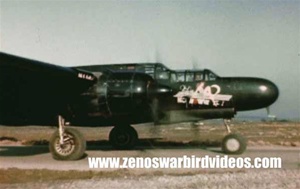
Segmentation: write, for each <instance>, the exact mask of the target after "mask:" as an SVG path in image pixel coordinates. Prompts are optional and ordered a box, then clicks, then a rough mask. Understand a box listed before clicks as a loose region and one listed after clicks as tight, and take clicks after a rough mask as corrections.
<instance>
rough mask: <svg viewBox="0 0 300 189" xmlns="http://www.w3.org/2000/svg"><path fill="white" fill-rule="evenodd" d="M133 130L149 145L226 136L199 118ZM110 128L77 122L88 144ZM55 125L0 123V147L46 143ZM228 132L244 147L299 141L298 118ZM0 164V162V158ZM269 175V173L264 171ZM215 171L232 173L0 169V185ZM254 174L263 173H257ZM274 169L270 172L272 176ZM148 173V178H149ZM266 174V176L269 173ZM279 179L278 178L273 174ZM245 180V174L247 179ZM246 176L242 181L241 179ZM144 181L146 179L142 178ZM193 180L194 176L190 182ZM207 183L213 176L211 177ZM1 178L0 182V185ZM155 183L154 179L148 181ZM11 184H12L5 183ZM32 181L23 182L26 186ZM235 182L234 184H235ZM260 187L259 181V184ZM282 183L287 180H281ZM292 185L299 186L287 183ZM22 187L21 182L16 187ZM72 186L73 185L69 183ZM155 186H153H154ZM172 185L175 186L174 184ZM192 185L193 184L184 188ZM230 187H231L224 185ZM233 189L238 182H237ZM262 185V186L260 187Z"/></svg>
mask: <svg viewBox="0 0 300 189" xmlns="http://www.w3.org/2000/svg"><path fill="white" fill-rule="evenodd" d="M134 127H135V128H136V130H137V131H138V133H139V138H140V139H141V140H140V143H139V144H138V145H139V146H148V147H152V148H163V147H164V146H166V145H167V146H177V145H186V146H187V147H188V146H211V147H213V146H220V144H221V140H222V138H223V137H224V136H225V135H226V132H225V127H224V126H223V124H222V122H221V121H220V122H199V123H197V124H195V123H180V124H173V125H159V126H153V125H151V124H148V125H147V124H146V125H136V126H134ZM111 128H112V127H106V128H90V127H78V128H77V129H78V130H80V131H81V132H82V133H83V134H84V136H85V138H86V139H87V144H88V146H93V145H97V146H98V145H104V146H109V143H108V141H107V139H108V134H109V131H110V130H111ZM55 129H56V128H52V127H48V126H44V127H43V126H28V127H4V126H0V147H1V146H24V145H28V146H30V145H34V146H35V145H48V140H49V138H50V137H51V135H52V133H53V132H54V131H55ZM231 129H232V131H233V132H236V133H240V134H242V135H244V136H245V137H246V138H247V139H248V146H273V145H275V146H278V145H280V146H283V147H295V148H296V147H299V146H300V123H299V122H242V121H240V122H238V121H236V122H233V123H231ZM0 163H1V162H0ZM233 172H234V173H235V174H240V175H243V174H244V173H245V172H244V171H233ZM270 173H272V174H274V172H270ZM207 174H217V175H220V177H225V178H227V177H228V176H226V174H232V172H230V171H229V172H228V171H226V172H222V171H221V172H220V171H218V172H216V173H215V172H213V171H210V172H209V173H208V172H205V171H199V172H193V173H185V174H184V175H181V174H176V173H174V174H173V173H170V174H167V175H166V174H165V173H163V172H154V173H152V174H151V175H149V174H146V175H143V174H141V175H134V174H132V173H131V172H129V171H128V170H126V169H124V170H116V171H109V172H107V171H104V172H103V171H98V172H95V171H74V170H66V171H56V170H46V169H40V170H36V169H25V170H24V169H22V170H21V169H17V168H10V169H0V188H1V186H3V187H4V188H10V187H12V188H18V187H21V185H14V184H16V183H36V182H39V183H48V184H46V185H45V186H46V187H49V186H52V185H50V184H51V182H52V181H56V182H57V181H63V182H71V181H69V180H72V183H73V182H75V181H76V182H77V181H78V182H79V181H82V180H87V181H91V180H93V181H95V180H97V179H100V180H101V179H102V180H103V179H104V180H105V179H106V181H107V182H111V181H112V180H115V179H121V180H122V179H123V180H124V178H125V177H126V178H127V177H128V178H130V179H132V180H136V179H138V180H139V179H144V178H149V179H150V180H151V179H154V178H161V177H164V176H168V177H170V179H171V180H172V179H174V180H178V177H185V178H189V177H191V178H194V177H197V175H207ZM258 174H269V173H263V172H260V173H258ZM278 174H279V173H277V172H276V173H275V174H274V175H277V176H278ZM280 174H283V175H289V174H291V175H292V176H293V177H299V176H300V172H299V171H297V170H296V171H295V170H293V171H292V172H286V171H284V170H282V171H281V172H280ZM150 177H151V178H150ZM269 177H270V178H272V176H269ZM278 177H279V178H283V177H281V176H278ZM247 179H248V178H247ZM247 179H246V180H245V182H247ZM146 180H147V179H146ZM287 180H290V179H289V178H285V180H283V182H280V183H278V184H279V185H276V186H279V187H280V186H283V187H282V188H285V187H284V186H285V185H282V183H285V182H288V181H287ZM195 182H196V181H195ZM211 182H213V181H211ZM1 183H2V185H1ZM154 183H155V182H154ZM11 184H13V185H11ZM32 186H33V185H28V187H32ZM237 186H238V185H237ZM259 186H262V185H259ZM286 186H287V185H286ZM293 186H295V188H297V186H299V183H297V185H293ZM21 188H22V187H21ZM74 188H76V187H74ZM158 188H159V187H158ZM175 188H176V187H175ZM187 188H197V187H187ZM229 188H231V187H229ZM237 188H238V187H237ZM262 188H264V187H262Z"/></svg>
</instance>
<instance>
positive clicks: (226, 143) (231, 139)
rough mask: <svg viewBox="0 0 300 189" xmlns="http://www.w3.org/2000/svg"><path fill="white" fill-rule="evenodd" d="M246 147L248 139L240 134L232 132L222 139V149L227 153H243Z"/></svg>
mask: <svg viewBox="0 0 300 189" xmlns="http://www.w3.org/2000/svg"><path fill="white" fill-rule="evenodd" d="M230 143H231V144H230ZM230 145H231V146H230ZM246 148H247V140H246V138H245V137H243V136H242V135H239V134H234V133H230V134H228V135H226V136H225V137H224V139H223V141H222V150H223V152H224V153H225V154H242V153H243V152H244V151H245V150H246Z"/></svg>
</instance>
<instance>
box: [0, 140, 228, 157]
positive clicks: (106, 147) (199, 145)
mask: <svg viewBox="0 0 300 189" xmlns="http://www.w3.org/2000/svg"><path fill="white" fill-rule="evenodd" d="M30 144H31V145H30V146H0V156H3V157H4V156H6V157H7V156H12V157H16V156H33V155H38V154H45V153H49V147H48V144H49V143H48V141H30ZM220 145H221V144H220V143H218V142H205V141H204V142H200V141H191V142H181V141H160V139H159V138H150V139H140V140H139V142H138V144H137V145H136V147H135V148H133V149H132V150H133V151H134V150H139V151H143V150H151V149H182V150H184V149H200V150H207V151H210V152H216V153H222V151H221V150H218V149H211V148H213V147H220ZM87 150H89V151H118V150H116V149H114V148H113V147H112V146H111V144H110V143H109V141H107V140H97V141H87Z"/></svg>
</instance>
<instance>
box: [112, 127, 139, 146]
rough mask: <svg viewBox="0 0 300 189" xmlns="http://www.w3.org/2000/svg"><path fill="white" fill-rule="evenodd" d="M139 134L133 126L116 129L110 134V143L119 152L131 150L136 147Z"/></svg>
mask: <svg viewBox="0 0 300 189" xmlns="http://www.w3.org/2000/svg"><path fill="white" fill-rule="evenodd" d="M137 141H138V134H137V132H136V130H135V129H134V128H133V127H131V126H123V127H122V126H118V127H114V128H113V129H112V130H111V131H110V133H109V142H110V143H111V145H112V146H113V147H114V148H115V149H118V150H130V149H133V148H134V147H135V146H136V143H137Z"/></svg>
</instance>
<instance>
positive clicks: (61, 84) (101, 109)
mask: <svg viewBox="0 0 300 189" xmlns="http://www.w3.org/2000/svg"><path fill="white" fill-rule="evenodd" d="M278 95H279V91H278V88H277V87H276V85H275V84H274V83H272V82H271V81H269V80H266V79H261V78H250V77H219V76H218V75H216V74H215V73H213V72H212V71H210V70H208V69H205V70H170V69H168V68H167V67H165V66H164V65H163V64H161V63H138V64H113V65H94V66H80V67H63V66H57V65H52V64H48V63H44V62H40V61H35V60H30V59H26V58H22V57H18V56H14V55H10V54H6V53H2V52H1V53H0V124H2V125H7V126H9V125H14V126H16V125H19V126H26V125H58V130H57V131H56V132H55V133H54V134H53V136H52V137H51V139H50V142H49V148H50V152H51V153H52V156H53V158H54V159H58V160H77V159H80V158H81V157H82V156H83V154H84V152H85V149H86V142H85V139H84V137H83V136H82V134H81V133H80V132H78V131H77V130H76V129H73V128H69V127H68V125H72V126H95V127H102V126H114V127H113V129H112V130H111V131H110V133H109V141H110V142H111V144H112V145H113V146H114V147H115V148H117V149H131V148H134V146H135V145H136V143H137V141H138V133H137V132H136V130H135V129H134V128H133V127H132V126H131V125H132V124H139V123H147V122H154V123H155V124H164V123H176V122H186V121H199V120H203V119H217V118H222V119H224V123H225V126H226V129H227V132H228V135H227V136H225V138H224V139H223V141H222V149H223V151H224V153H227V154H241V153H243V152H244V151H245V149H246V146H247V143H246V140H245V138H244V137H242V136H241V135H239V134H234V133H231V131H230V128H229V124H228V120H230V119H231V118H233V117H234V115H235V114H236V112H237V111H247V110H255V109H260V108H265V107H269V106H270V105H271V104H273V103H274V102H275V101H276V99H277V98H278Z"/></svg>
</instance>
